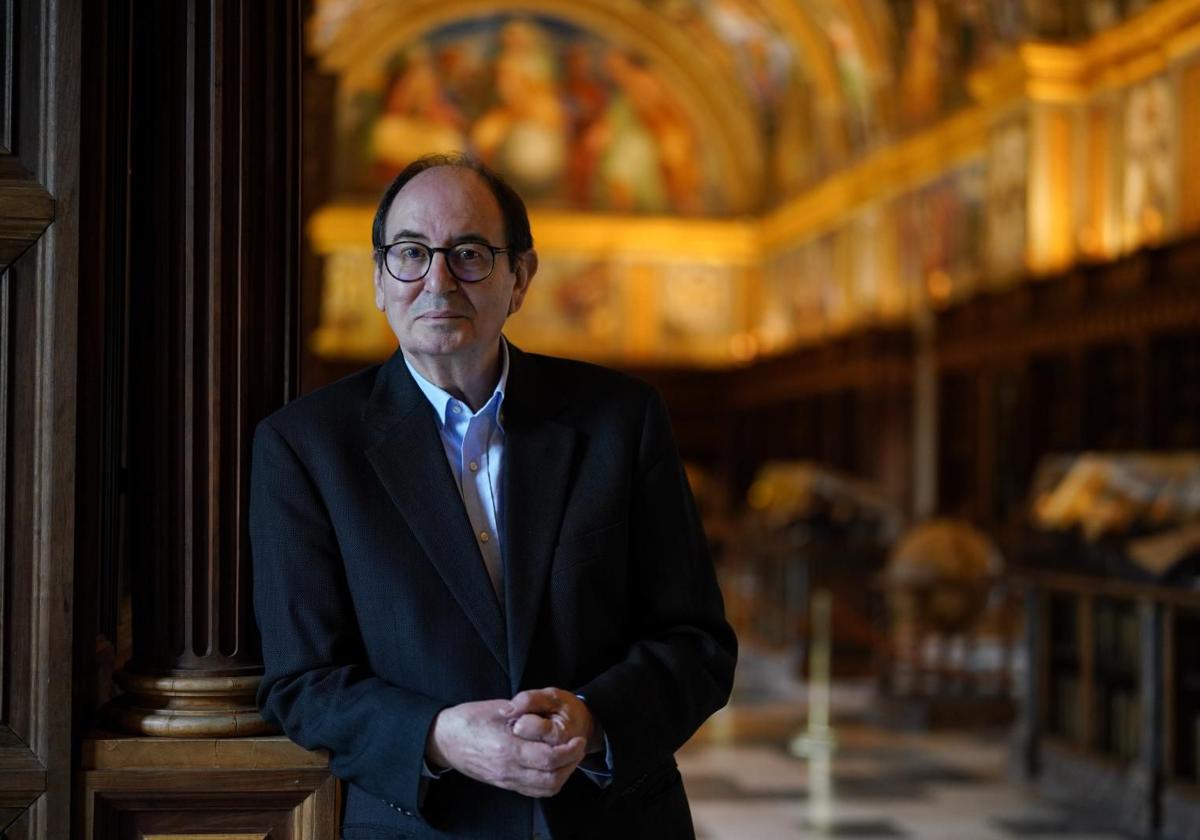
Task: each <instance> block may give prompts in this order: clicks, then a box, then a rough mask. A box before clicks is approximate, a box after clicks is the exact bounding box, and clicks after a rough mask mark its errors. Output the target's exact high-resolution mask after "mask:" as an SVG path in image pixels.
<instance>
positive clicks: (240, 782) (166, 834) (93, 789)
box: [82, 732, 340, 840]
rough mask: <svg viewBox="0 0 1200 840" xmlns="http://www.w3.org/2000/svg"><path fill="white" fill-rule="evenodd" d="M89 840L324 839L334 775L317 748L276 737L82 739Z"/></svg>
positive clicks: (335, 805) (334, 825) (330, 820)
mask: <svg viewBox="0 0 1200 840" xmlns="http://www.w3.org/2000/svg"><path fill="white" fill-rule="evenodd" d="M82 764H83V771H84V773H83V788H84V789H83V800H84V801H83V803H82V805H83V809H84V821H85V835H84V836H85V837H86V838H87V840H101V838H104V840H110V838H111V839H112V840H126V839H127V838H128V840H143V838H146V837H156V838H160V840H184V838H189V837H196V836H204V837H212V836H213V835H214V834H215V835H216V836H220V837H233V838H237V840H266V838H270V839H271V840H328V839H329V838H333V837H337V833H338V815H339V810H340V804H339V801H338V799H339V797H338V787H337V780H336V779H334V777H333V776H331V775H330V774H329V769H328V760H327V757H326V756H325V755H324V753H321V752H309V751H307V750H304V749H302V748H300V747H298V746H296V745H295V744H293V743H292V742H290V741H288V740H287V739H286V738H283V737H273V738H186V739H185V738H171V739H163V738H129V737H122V736H119V735H110V734H108V733H100V732H97V733H93V735H92V736H91V737H90V738H88V739H87V740H86V741H85V742H84V744H83V756H82Z"/></svg>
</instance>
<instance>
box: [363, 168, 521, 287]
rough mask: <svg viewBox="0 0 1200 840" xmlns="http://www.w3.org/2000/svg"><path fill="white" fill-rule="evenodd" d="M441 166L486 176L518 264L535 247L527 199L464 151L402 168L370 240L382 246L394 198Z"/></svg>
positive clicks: (378, 213)
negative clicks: (427, 171) (428, 171)
mask: <svg viewBox="0 0 1200 840" xmlns="http://www.w3.org/2000/svg"><path fill="white" fill-rule="evenodd" d="M440 166H449V167H452V168H454V169H469V170H470V171H472V172H474V173H475V174H476V175H478V176H479V177H480V178H482V179H483V180H484V183H486V184H487V186H488V189H490V190H491V191H492V195H494V196H495V197H496V203H497V204H499V205H500V216H501V218H502V219H503V221H504V239H505V242H504V246H505V247H506V248H508V249H510V250H509V252H508V261H509V265H515V259H516V257H518V256H520V255H521V254H524V253H525V252H526V251H528V250H530V249H531V248H533V234H532V233H531V232H530V230H529V212H528V211H527V210H526V209H525V202H524V201H522V200H521V196H519V195H518V194H517V191H516V190H514V189H513V188H512V186H511V185H510V184H509V183H508V182H507V181H505V180H504V179H503V178H501V177H500V175H498V174H497V173H496V172H494V171H493V170H492V169H491V168H489V167H487V166H485V165H484V164H482V163H480V162H479V161H477V160H475V159H474V158H472V157H468V156H466V155H462V154H438V155H424V156H422V157H419V158H417V159H416V160H414V161H413V162H412V163H410V164H409V165H408V166H406V167H404V168H403V169H402V170H400V173H399V174H398V175H397V176H396V177H395V178H393V179H392V183H390V184H388V188H387V189H386V190H384V191H383V197H382V198H380V199H379V208H378V209H377V210H376V211H375V222H374V224H372V225H371V244H372V245H373V246H374V247H375V248H376V249H378V248H381V247H383V244H384V242H383V233H384V230H383V229H384V224H385V222H386V221H387V214H388V211H389V210H391V209H392V202H393V201H395V200H396V195H397V194H398V193H399V192H400V190H402V189H404V186H405V185H406V184H407V183H408V182H409V181H411V180H412V179H413V178H415V177H417V176H418V175H420V174H421V173H422V172H424V171H425V170H427V169H437V168H438V167H440ZM380 258H381V257H380V254H379V251H378V250H376V252H375V259H376V260H379V259H380Z"/></svg>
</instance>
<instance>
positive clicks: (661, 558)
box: [576, 393, 737, 789]
mask: <svg viewBox="0 0 1200 840" xmlns="http://www.w3.org/2000/svg"><path fill="white" fill-rule="evenodd" d="M630 505H631V510H630V525H631V528H630V544H629V563H630V587H631V596H630V597H631V599H632V600H631V613H632V614H633V615H634V616H635V619H634V620H635V621H636V623H637V627H636V630H635V640H634V642H633V644H632V645H631V646H630V648H629V651H628V653H627V654H626V655H625V657H624V659H623V660H622V661H620V662H618V663H617V664H616V665H614V666H612V667H611V668H609V669H607V670H606V671H604V672H603V673H601V674H599V675H598V676H597V677H596V678H595V679H594V680H592V681H591V682H589V683H587V684H586V685H583V686H580V687H578V688H577V689H576V691H577V693H578V694H580V695H582V696H584V697H586V698H587V704H588V706H589V707H590V708H591V709H592V710H593V712H594V713H595V715H596V718H597V720H599V721H600V723H601V724H602V725H603V726H604V731H605V734H606V735H607V736H608V738H609V744H610V746H611V749H612V768H613V772H614V776H613V787H614V788H616V789H621V788H625V787H627V786H628V785H630V784H636V780H637V777H638V776H639V775H640V774H642V773H644V772H645V771H647V770H648V769H651V768H653V767H654V766H655V765H657V764H661V763H662V762H663V761H665V760H667V759H668V758H669V757H670V756H671V755H672V754H673V753H674V752H675V751H676V750H677V749H679V747H681V746H682V745H683V743H684V742H685V741H686V740H687V739H688V738H690V737H691V736H692V735H693V734H694V733H695V731H696V730H697V729H698V728H699V727H700V725H701V724H702V723H703V722H704V721H705V720H706V719H707V718H708V717H709V715H711V714H712V713H713V712H715V711H717V710H718V709H719V708H721V707H722V706H723V705H724V704H725V703H726V701H727V700H728V698H729V692H730V690H731V688H732V685H733V671H734V665H735V663H736V661H737V639H736V637H735V636H734V634H733V630H732V628H731V627H730V626H729V624H728V623H727V622H726V620H725V608H724V603H723V601H722V598H721V592H720V589H719V588H718V586H717V580H716V574H715V572H714V570H713V565H712V560H711V558H710V556H709V551H708V543H707V540H706V538H705V536H704V531H703V529H702V527H701V525H700V519H699V516H698V514H697V512H696V506H695V502H694V500H693V499H692V493H691V490H690V488H689V486H688V482H687V477H686V475H685V474H684V471H683V465H682V463H681V462H680V459H679V455H678V453H677V451H676V448H675V442H674V439H673V437H672V435H671V429H670V423H669V421H668V419H667V411H666V407H665V405H664V404H663V402H662V399H661V397H659V396H658V395H657V393H655V394H654V395H653V396H652V397H651V398H650V400H649V401H648V404H647V406H646V413H645V419H644V422H643V429H642V438H641V444H640V447H639V452H638V456H637V467H636V475H635V479H634V482H633V491H632V498H631V500H630Z"/></svg>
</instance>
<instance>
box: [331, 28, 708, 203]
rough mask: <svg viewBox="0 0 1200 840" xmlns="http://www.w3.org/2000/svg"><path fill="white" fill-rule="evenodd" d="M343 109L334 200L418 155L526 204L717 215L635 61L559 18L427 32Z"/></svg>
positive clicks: (692, 151) (673, 107)
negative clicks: (500, 185) (495, 180)
mask: <svg viewBox="0 0 1200 840" xmlns="http://www.w3.org/2000/svg"><path fill="white" fill-rule="evenodd" d="M383 79H384V82H383V84H382V85H380V86H378V87H374V88H364V89H361V90H359V91H357V92H355V93H354V94H353V95H351V96H349V97H348V99H347V101H345V102H344V103H343V107H342V119H341V121H340V131H341V136H340V137H339V147H340V149H341V150H342V151H343V153H342V154H340V155H339V156H338V162H339V164H340V165H341V170H340V171H339V172H338V173H337V181H338V187H339V189H340V190H341V191H342V192H345V193H355V192H365V193H377V192H379V191H380V190H381V189H382V188H383V187H384V186H386V185H387V183H388V181H390V180H391V178H392V176H393V175H394V174H395V172H396V171H397V170H398V169H400V168H402V167H403V166H404V165H405V164H406V163H408V162H409V161H411V160H412V159H414V158H416V157H418V156H420V155H422V154H426V153H431V152H440V151H448V150H454V151H464V152H470V153H471V154H473V155H475V156H477V157H479V158H480V159H482V160H483V161H484V162H485V163H487V164H489V165H491V166H494V167H495V168H497V169H498V170H499V171H501V172H503V173H504V174H505V175H506V176H507V177H508V178H510V179H511V180H512V181H513V183H514V185H515V186H516V187H517V189H518V190H519V191H520V192H521V193H522V195H524V196H525V198H526V200H527V201H529V202H530V203H531V204H534V205H536V206H539V207H552V208H565V209H574V210H583V209H591V210H603V211H613V212H620V213H660V214H661V213H665V214H675V215H694V214H700V213H708V214H720V213H723V212H727V209H728V205H727V202H726V200H725V197H724V195H723V193H722V190H721V184H720V182H719V180H718V178H717V175H716V173H717V171H718V168H719V162H718V161H717V160H716V159H715V157H714V156H713V155H712V154H710V153H709V152H708V150H707V147H706V145H705V144H704V143H702V133H701V131H700V128H699V126H698V124H697V120H696V118H695V117H694V115H693V114H692V113H690V112H689V111H688V109H687V107H686V106H684V105H682V104H681V103H680V101H679V98H678V97H677V96H676V95H675V94H674V91H672V89H671V87H670V86H669V84H668V83H666V82H665V81H664V80H663V79H662V77H661V76H660V75H659V74H656V73H655V72H654V71H653V69H652V67H651V65H650V64H649V62H648V61H647V59H646V57H645V56H643V55H642V54H640V53H638V52H634V51H632V50H630V49H628V48H623V47H621V46H618V45H615V44H613V43H612V42H610V41H606V40H604V39H602V38H601V37H598V36H597V35H596V34H594V33H593V32H590V31H588V30H586V29H583V28H581V27H579V26H576V25H575V24H573V23H571V22H569V21H566V20H563V19H562V18H558V17H553V16H549V15H511V14H497V15H485V16H480V17H472V18H467V19H465V20H462V21H458V22H455V23H451V24H448V25H445V26H440V27H437V28H435V29H433V30H430V31H428V32H427V33H425V34H424V35H423V36H422V37H421V38H420V40H418V41H416V42H414V43H412V44H410V45H408V46H405V47H402V48H400V49H399V50H397V51H396V52H395V53H393V54H392V56H391V57H390V58H389V59H388V61H387V64H386V70H385V73H384V75H383Z"/></svg>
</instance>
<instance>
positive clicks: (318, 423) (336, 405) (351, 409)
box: [262, 364, 383, 435]
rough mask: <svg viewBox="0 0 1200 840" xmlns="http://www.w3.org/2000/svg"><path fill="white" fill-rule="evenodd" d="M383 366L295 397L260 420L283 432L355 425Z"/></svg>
mask: <svg viewBox="0 0 1200 840" xmlns="http://www.w3.org/2000/svg"><path fill="white" fill-rule="evenodd" d="M382 367H383V365H382V364H377V365H371V366H370V367H367V368H363V369H362V370H359V371H356V372H354V373H352V374H350V375H349V376H346V377H343V378H342V379H339V380H337V381H336V382H331V383H330V384H328V385H323V386H321V387H320V388H317V389H316V390H314V391H311V392H309V393H307V394H305V395H304V396H301V397H297V398H296V399H294V400H292V401H291V402H289V403H287V404H286V405H284V406H282V407H280V408H279V409H277V410H276V411H275V412H273V413H272V414H270V415H268V416H267V417H266V419H264V420H263V421H262V423H264V424H268V425H270V426H273V427H274V428H275V429H276V430H278V431H279V432H281V433H283V434H285V435H287V434H289V433H296V432H299V433H304V432H308V431H311V430H317V429H329V428H334V429H346V428H347V427H348V426H349V427H354V426H356V425H358V424H360V423H361V422H362V413H363V408H364V406H365V405H366V403H367V400H368V399H369V398H370V396H371V392H372V390H373V389H374V387H375V380H376V378H377V377H378V375H379V371H380V369H381V368H382Z"/></svg>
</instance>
